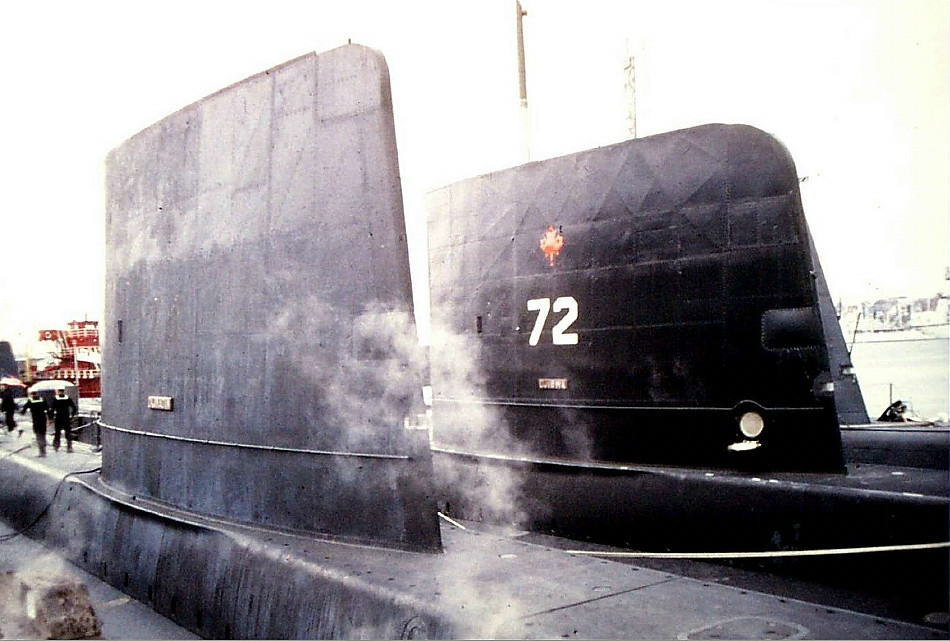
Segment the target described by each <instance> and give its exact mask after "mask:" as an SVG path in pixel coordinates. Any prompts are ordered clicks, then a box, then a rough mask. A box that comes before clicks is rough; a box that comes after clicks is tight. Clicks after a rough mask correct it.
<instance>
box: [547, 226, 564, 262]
mask: <svg viewBox="0 0 950 641" xmlns="http://www.w3.org/2000/svg"><path fill="white" fill-rule="evenodd" d="M562 247H564V234H562V233H561V230H560V229H555V227H554V226H553V225H551V226H550V227H548V228H547V230H545V232H544V235H543V236H541V251H543V252H544V256H545V258H547V259H548V263H549V264H550V265H551V267H554V259H555V258H556V257H557V255H558V254H560V253H561V248H562Z"/></svg>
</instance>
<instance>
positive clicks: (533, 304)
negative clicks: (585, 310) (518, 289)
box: [528, 296, 577, 346]
mask: <svg viewBox="0 0 950 641" xmlns="http://www.w3.org/2000/svg"><path fill="white" fill-rule="evenodd" d="M552 307H553V310H554V313H555V314H557V313H558V312H565V314H564V316H562V317H561V319H560V320H559V321H558V322H557V323H556V324H555V325H554V327H553V328H552V329H551V340H552V342H553V343H554V344H555V345H577V333H576V332H568V331H567V330H568V329H570V327H571V325H573V324H574V321H576V320H577V301H576V300H575V299H574V297H573V296H561V297H560V298H555V299H554V305H553V306H552V305H551V299H550V298H532V299H531V300H529V301H528V311H531V312H538V317H537V318H536V319H535V320H534V328H533V329H532V330H531V336H530V337H529V338H528V345H531V346H534V345H537V344H538V341H539V340H541V332H542V331H543V330H544V323H545V322H546V321H547V319H548V313H549V312H550V311H551V310H552Z"/></svg>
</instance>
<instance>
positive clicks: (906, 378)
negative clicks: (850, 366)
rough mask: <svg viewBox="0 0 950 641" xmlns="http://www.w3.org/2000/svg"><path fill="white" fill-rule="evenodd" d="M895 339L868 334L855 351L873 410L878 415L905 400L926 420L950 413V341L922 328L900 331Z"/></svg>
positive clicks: (863, 389)
mask: <svg viewBox="0 0 950 641" xmlns="http://www.w3.org/2000/svg"><path fill="white" fill-rule="evenodd" d="M900 334H901V335H900V336H897V335H894V336H893V339H890V340H889V339H887V338H884V337H880V338H877V337H876V340H870V341H868V340H862V338H861V336H860V335H859V337H858V340H857V342H856V343H855V344H854V346H853V349H852V351H851V359H852V362H853V363H854V369H855V372H856V374H857V376H858V382H859V383H860V385H861V392H862V393H863V394H864V403H865V405H866V406H867V410H868V416H870V417H871V419H876V418H878V417H879V416H880V415H881V414H882V413H883V412H884V410H885V409H886V408H887V406H888V405H889V404H890V403H891V402H892V400H893V401H896V400H898V399H899V400H902V401H904V402H905V403H907V404H908V406H909V407H910V408H911V409H912V410H913V412H914V413H915V414H916V415H918V416H920V417H921V418H923V419H926V420H936V421H942V422H946V421H947V418H948V415H950V391H948V390H950V341H948V339H947V338H946V337H939V338H938V337H934V336H932V335H927V334H923V333H922V332H906V333H905V332H900Z"/></svg>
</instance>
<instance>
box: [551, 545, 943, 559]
mask: <svg viewBox="0 0 950 641" xmlns="http://www.w3.org/2000/svg"><path fill="white" fill-rule="evenodd" d="M946 547H950V542H944V543H912V544H908V545H878V546H871V547H857V548H831V549H827V550H775V551H772V552H606V551H603V552H599V551H597V550H565V552H566V553H568V554H582V555H586V556H601V557H605V558H614V559H696V560H698V559H774V558H781V557H795V556H831V555H834V554H869V553H872V552H908V551H913V550H936V549H939V548H946Z"/></svg>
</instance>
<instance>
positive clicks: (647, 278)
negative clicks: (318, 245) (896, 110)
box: [429, 125, 948, 584]
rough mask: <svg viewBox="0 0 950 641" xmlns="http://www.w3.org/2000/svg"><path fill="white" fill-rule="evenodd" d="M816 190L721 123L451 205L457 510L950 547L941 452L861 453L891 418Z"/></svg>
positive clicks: (447, 296) (548, 165) (442, 451)
mask: <svg viewBox="0 0 950 641" xmlns="http://www.w3.org/2000/svg"><path fill="white" fill-rule="evenodd" d="M798 185H799V182H798V177H797V172H796V169H795V165H794V163H793V161H792V158H791V156H790V154H789V153H788V151H787V150H786V149H785V148H784V146H782V144H781V143H780V142H778V141H777V140H776V139H775V138H773V137H771V136H769V135H767V134H765V133H763V132H761V131H759V130H757V129H754V128H752V127H747V126H735V125H705V126H701V127H695V128H692V129H686V130H682V131H675V132H670V133H667V134H661V135H658V136H653V137H650V138H645V139H641V140H631V141H627V142H624V143H620V144H618V145H613V146H610V147H604V148H600V149H594V150H590V151H585V152H580V153H577V154H573V155H570V156H565V157H561V158H554V159H550V160H544V161H540V162H536V163H529V164H527V165H523V166H520V167H515V168H511V169H508V170H505V171H501V172H496V173H492V174H488V175H485V176H480V177H477V178H473V179H470V180H466V181H462V182H460V183H456V184H454V185H450V186H447V187H445V188H443V189H441V190H439V191H436V192H434V193H433V194H431V195H430V200H429V235H430V278H431V281H432V285H431V288H432V291H431V297H432V309H433V311H432V317H433V339H432V346H431V368H432V373H431V379H432V386H433V408H432V418H433V427H432V442H433V452H434V465H435V470H436V475H437V477H438V478H439V487H440V492H441V493H440V500H441V503H440V505H441V508H442V509H443V510H445V511H446V512H447V513H448V514H451V515H453V516H457V517H459V518H470V519H475V520H479V519H481V520H486V521H493V522H505V523H511V524H516V525H517V526H518V527H522V528H525V529H528V530H534V531H540V532H549V533H554V534H557V535H560V536H567V537H572V538H577V539H589V540H594V541H598V542H603V543H609V544H615V545H622V546H633V547H637V548H638V549H645V550H682V551H688V552H695V551H705V552H711V551H727V550H731V551H740V550H744V551H757V552H758V551H769V550H772V551H778V550H782V549H785V550H787V549H801V550H821V549H826V550H827V549H837V548H849V549H851V548H854V547H855V546H872V547H873V546H887V545H896V544H900V545H911V544H919V543H933V542H942V541H946V540H947V537H948V527H947V522H948V518H947V515H948V509H947V507H948V500H947V493H946V487H947V471H946V465H945V464H944V465H943V466H941V465H939V460H940V458H941V457H939V456H938V457H920V456H917V455H916V454H915V455H913V456H912V457H910V458H912V459H914V460H913V461H911V460H908V457H904V458H902V459H900V460H898V459H895V458H894V457H893V456H890V455H888V456H887V457H885V459H880V460H878V459H867V458H861V459H860V460H858V461H855V460H848V458H849V457H850V456H851V455H852V454H854V452H855V451H857V449H856V448H855V447H853V445H854V443H853V441H854V439H855V438H859V439H860V441H861V442H862V443H865V444H867V445H868V447H869V448H870V449H872V450H877V449H879V448H877V446H876V445H874V444H872V443H869V441H868V440H867V438H866V437H864V436H860V437H856V436H855V435H854V434H853V433H849V434H848V438H849V444H851V445H852V448H851V450H850V451H849V452H848V453H847V456H846V452H845V451H844V449H843V445H842V431H841V427H840V426H841V425H842V424H867V423H869V420H868V417H867V414H866V411H865V409H864V405H863V400H862V398H861V393H860V387H859V385H858V382H857V379H856V377H855V376H854V374H853V368H852V365H851V362H850V358H849V356H848V353H847V350H846V349H845V344H844V340H843V337H842V335H841V329H840V326H839V325H838V323H837V318H836V317H835V314H834V309H833V305H832V302H831V297H830V294H829V292H828V288H827V284H826V282H825V279H824V275H823V272H822V269H821V265H820V261H819V259H818V256H817V252H816V250H815V246H814V243H813V241H812V239H811V236H810V233H809V230H808V225H807V222H806V220H805V216H804V212H803V209H802V204H801V198H800V193H799V186H798ZM944 436H945V434H944ZM928 438H929V437H928ZM938 438H939V437H938ZM931 440H932V439H931ZM928 442H929V441H928ZM915 443H916V445H915V446H914V447H916V448H917V450H915V451H916V452H918V453H919V450H920V447H923V448H924V449H927V448H928V445H927V444H926V443H924V444H923V445H921V444H920V442H919V439H917V440H915ZM898 448H901V444H898ZM866 454H867V452H862V457H863V456H864V455H866ZM925 460H926V461H927V464H926V465H924V464H923V462H924V461H925ZM934 460H936V461H937V463H938V464H937V465H932V463H933V461H934ZM944 460H945V457H944ZM895 462H896V463H897V464H898V465H900V467H895V466H894V463H895ZM868 463H878V464H879V465H868ZM916 463H920V465H919V467H921V468H923V467H931V468H933V469H916V468H915V467H913V466H914V465H915V464H916ZM897 480H899V484H897V483H898V481H897ZM936 554H938V555H940V554H943V555H944V557H945V551H944V552H937V553H936ZM931 561H932V559H931ZM938 561H939V560H938ZM929 563H930V562H929V561H928V563H926V564H925V565H928V564H929ZM943 565H945V563H943ZM937 566H938V567H942V566H941V564H940V563H939V562H938V563H937ZM938 584H939V582H938ZM944 584H945V582H944Z"/></svg>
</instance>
